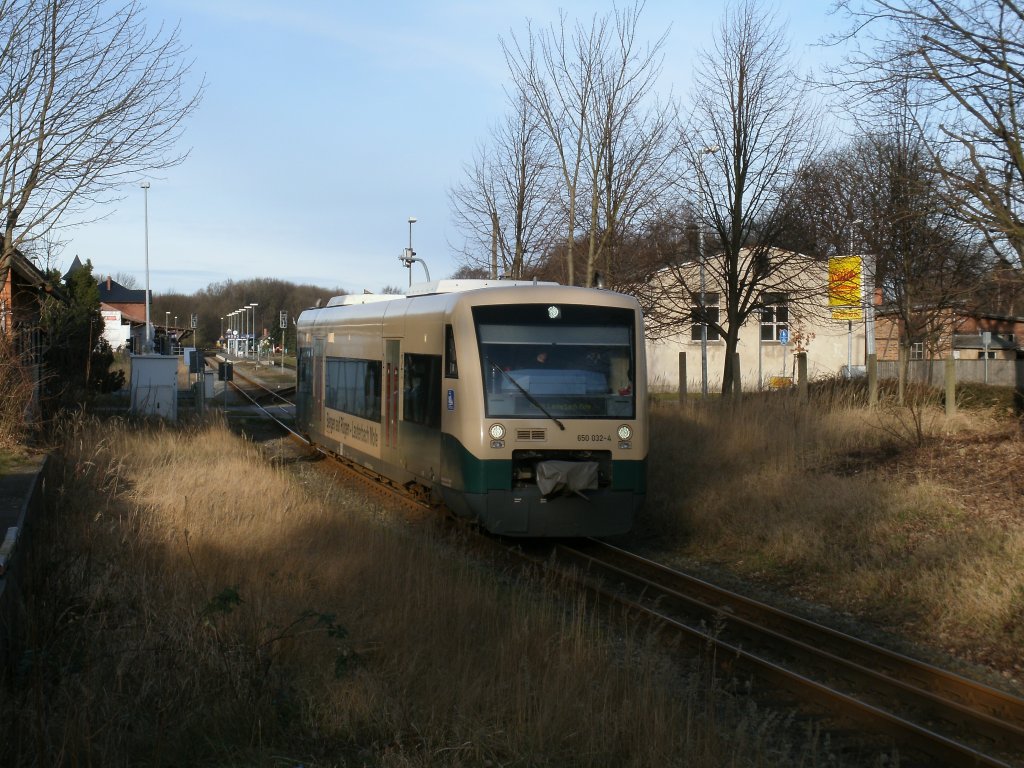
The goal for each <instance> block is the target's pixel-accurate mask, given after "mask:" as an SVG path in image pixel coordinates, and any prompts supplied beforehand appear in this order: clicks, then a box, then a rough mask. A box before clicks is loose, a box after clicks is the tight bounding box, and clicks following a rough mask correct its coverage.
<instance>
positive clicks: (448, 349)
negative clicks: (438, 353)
mask: <svg viewBox="0 0 1024 768" xmlns="http://www.w3.org/2000/svg"><path fill="white" fill-rule="evenodd" d="M444 375H445V378H446V379H457V378H459V361H458V358H457V357H456V355H455V332H454V331H453V330H452V327H451V325H450V324H449V325H446V326H445V327H444Z"/></svg>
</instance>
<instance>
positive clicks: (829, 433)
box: [648, 394, 1024, 679]
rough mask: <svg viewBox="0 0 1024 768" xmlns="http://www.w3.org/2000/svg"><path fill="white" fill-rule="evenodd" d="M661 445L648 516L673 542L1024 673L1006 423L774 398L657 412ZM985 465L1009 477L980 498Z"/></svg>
mask: <svg viewBox="0 0 1024 768" xmlns="http://www.w3.org/2000/svg"><path fill="white" fill-rule="evenodd" d="M918 431H920V433H921V434H920V438H923V444H919V443H921V439H919V436H918V434H917V433H918ZM992 435H998V436H999V440H996V441H993V442H992V443H991V444H985V445H976V444H975V443H972V440H980V439H982V438H986V437H991V436H992ZM652 444H653V446H654V448H653V450H652V466H651V473H650V474H651V476H650V479H649V485H650V488H651V497H650V503H649V505H648V510H649V512H650V514H652V515H655V517H654V518H652V520H651V522H652V525H653V526H654V527H655V529H656V530H657V531H659V532H661V533H663V534H665V535H666V536H667V537H668V538H669V539H670V540H671V541H672V542H673V543H672V544H668V545H667V546H668V547H669V548H672V547H676V548H677V551H680V552H683V553H684V554H685V555H687V556H690V557H692V558H695V559H698V560H701V561H712V562H716V563H719V564H722V565H725V566H726V567H728V568H730V569H732V570H733V571H735V572H737V573H738V574H740V575H742V576H743V577H745V578H752V579H756V580H762V581H764V582H766V583H770V584H775V585H777V586H783V587H786V588H788V589H790V590H791V591H792V592H793V593H795V594H796V595H798V596H801V597H804V598H808V599H811V600H814V601H817V602H820V603H826V604H831V605H833V606H835V607H836V608H838V609H839V610H842V611H846V612H850V613H854V614H857V615H860V616H863V617H866V618H868V619H872V620H875V621H877V622H880V623H881V624H883V625H885V626H887V627H891V628H894V629H896V630H898V631H900V632H903V633H907V634H909V635H911V636H912V637H914V638H916V639H918V640H922V641H926V642H929V643H938V644H939V645H940V646H942V647H944V648H945V649H947V650H950V651H953V652H955V653H958V654H960V655H961V656H964V657H967V658H970V659H977V660H984V661H988V662H991V663H992V664H993V665H995V666H996V667H997V668H999V669H1000V670H1002V671H1004V672H1005V673H1006V674H1007V675H1008V676H1010V675H1016V676H1017V677H1018V678H1019V679H1024V674H1022V673H1024V509H1022V508H1021V506H1022V505H1021V504H1020V501H1021V498H1022V495H1021V494H1020V474H1019V471H1020V466H1021V457H1024V450H1022V442H1021V433H1020V429H1019V425H1018V424H1017V423H1016V422H1015V421H1013V420H1012V419H1007V418H1006V417H1005V416H1001V415H1000V414H999V413H997V412H994V411H974V412H965V411H961V412H960V413H959V414H958V416H957V417H955V418H953V419H947V418H946V417H945V415H944V414H943V412H942V411H941V410H940V409H939V408H938V407H936V406H934V405H928V404H917V405H915V406H914V407H913V408H899V407H895V406H886V407H882V408H878V409H874V410H868V409H864V408H861V407H859V406H856V407H853V406H850V405H848V404H846V403H845V402H837V401H835V400H830V401H828V402H826V403H821V402H817V403H812V404H811V405H809V406H807V407H804V406H800V405H799V404H798V402H797V400H796V399H795V398H793V397H790V396H788V395H783V394H780V395H778V396H773V397H764V398H756V397H748V398H746V399H745V400H744V401H743V402H742V403H741V404H739V405H734V404H715V405H710V406H709V407H706V408H696V409H683V410H680V409H678V408H673V407H670V406H664V405H662V406H658V407H657V408H656V409H655V411H654V413H653V437H652ZM948 444H954V445H964V446H966V447H965V448H961V449H958V451H957V452H954V453H953V454H952V455H954V456H962V455H964V453H966V461H965V462H961V463H962V464H963V466H954V465H953V464H952V463H951V461H950V460H949V458H948V457H947V458H945V459H943V458H942V456H943V454H941V453H937V454H935V455H936V456H938V458H933V459H931V460H928V457H929V456H931V455H932V454H931V453H930V451H938V450H939V449H940V448H941V446H943V445H948ZM1000 450H1002V451H1004V453H1002V454H1000V453H999V452H998V451H1000ZM972 462H973V463H972ZM990 462H991V463H992V464H993V465H995V466H999V465H1000V463H1001V464H1002V465H1003V467H1002V468H1003V471H1002V472H994V473H993V475H994V477H995V480H994V483H995V484H996V488H995V490H996V491H998V493H997V494H996V495H995V498H994V501H990V502H988V503H986V504H984V505H983V504H982V503H981V501H980V498H981V496H980V494H981V492H982V491H984V490H986V489H985V488H983V485H990V483H989V482H988V479H985V480H984V481H983V480H982V479H981V478H980V477H977V480H976V481H975V482H973V483H972V476H976V474H977V470H978V469H981V468H982V467H983V466H987V465H988V464H989V463H990ZM972 467H973V469H972ZM1015 489H1016V490H1015ZM988 490H992V489H991V488H989V489H988ZM1015 505H1016V508H1013V507H1014V506H1015Z"/></svg>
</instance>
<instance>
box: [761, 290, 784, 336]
mask: <svg viewBox="0 0 1024 768" xmlns="http://www.w3.org/2000/svg"><path fill="white" fill-rule="evenodd" d="M763 300H764V306H763V307H762V308H761V341H779V340H780V339H781V336H782V332H783V331H785V332H786V333H787V334H788V333H789V296H787V295H786V294H784V293H766V294H764V297H763Z"/></svg>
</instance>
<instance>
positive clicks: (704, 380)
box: [680, 144, 720, 399]
mask: <svg viewBox="0 0 1024 768" xmlns="http://www.w3.org/2000/svg"><path fill="white" fill-rule="evenodd" d="M719 149H720V147H719V146H718V145H717V144H713V145H712V146H710V147H704V148H703V149H702V150H701V151H700V154H699V155H697V166H698V171H697V172H698V174H699V175H700V176H701V177H703V176H704V155H713V154H715V152H717V151H718V150H719ZM698 183H699V180H698ZM697 258H698V259H699V260H700V321H701V322H700V396H701V399H707V396H708V319H707V308H706V307H705V301H706V296H705V293H706V290H707V285H706V283H705V279H704V227H703V225H702V224H701V223H700V222H697ZM680 386H682V384H681V383H680Z"/></svg>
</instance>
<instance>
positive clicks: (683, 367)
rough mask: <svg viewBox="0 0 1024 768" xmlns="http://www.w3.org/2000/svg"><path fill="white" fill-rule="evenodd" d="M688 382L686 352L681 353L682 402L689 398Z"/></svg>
mask: <svg viewBox="0 0 1024 768" xmlns="http://www.w3.org/2000/svg"><path fill="white" fill-rule="evenodd" d="M687 394H688V393H687V383H686V353H685V352H680V353H679V402H680V404H682V403H685V402H686V398H687Z"/></svg>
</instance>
